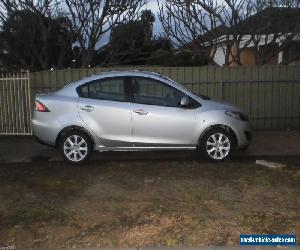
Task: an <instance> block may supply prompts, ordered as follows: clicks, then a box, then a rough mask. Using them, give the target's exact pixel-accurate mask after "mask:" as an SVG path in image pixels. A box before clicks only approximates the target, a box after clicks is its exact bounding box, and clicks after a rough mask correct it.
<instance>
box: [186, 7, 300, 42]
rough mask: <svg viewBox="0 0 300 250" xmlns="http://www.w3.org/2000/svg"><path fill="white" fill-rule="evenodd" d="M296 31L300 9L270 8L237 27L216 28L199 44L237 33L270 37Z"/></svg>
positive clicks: (204, 35)
mask: <svg viewBox="0 0 300 250" xmlns="http://www.w3.org/2000/svg"><path fill="white" fill-rule="evenodd" d="M295 31H296V32H298V33H300V8H284V7H269V8H266V9H264V10H262V11H260V12H258V13H256V14H254V15H252V16H250V17H248V18H247V19H244V20H242V21H241V22H240V23H239V24H238V25H237V26H235V27H230V28H229V27H226V26H224V25H220V26H218V27H216V28H215V29H213V30H212V31H210V32H207V33H205V34H203V35H202V36H201V37H199V42H200V43H203V42H210V41H211V39H212V38H213V39H216V38H218V37H222V36H225V35H232V34H234V33H235V32H237V33H238V34H239V35H252V34H255V35H268V34H278V33H283V34H287V33H292V32H295ZM197 44H199V43H198V42H197V41H195V40H194V41H192V42H191V43H190V44H188V47H190V48H191V47H192V48H193V47H195V46H197Z"/></svg>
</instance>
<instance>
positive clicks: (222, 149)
mask: <svg viewBox="0 0 300 250" xmlns="http://www.w3.org/2000/svg"><path fill="white" fill-rule="evenodd" d="M199 149H200V151H201V154H202V155H203V156H204V157H205V158H206V159H208V160H211V161H223V160H225V159H228V158H229V157H230V156H231V154H232V152H233V150H234V140H233V137H232V135H231V134H230V133H229V132H227V131H226V130H224V129H221V128H220V129H219V128H216V129H212V130H210V131H208V132H207V133H206V134H205V135H204V136H203V138H202V139H201V142H200V147H199Z"/></svg>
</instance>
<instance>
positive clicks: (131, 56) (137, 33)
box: [107, 10, 155, 64]
mask: <svg viewBox="0 0 300 250" xmlns="http://www.w3.org/2000/svg"><path fill="white" fill-rule="evenodd" d="M154 21H155V16H154V14H153V13H152V12H151V11H150V10H144V11H142V12H141V16H140V18H139V19H137V20H131V21H129V22H125V23H121V24H119V25H117V26H116V27H114V28H113V29H112V31H111V36H110V43H109V47H108V49H109V54H108V57H107V59H108V60H107V61H108V63H110V64H114V63H118V64H127V63H134V64H136V63H143V64H145V62H146V60H147V58H148V57H149V55H150V54H151V53H152V50H153V45H154V44H153V43H152V36H153V23H154Z"/></svg>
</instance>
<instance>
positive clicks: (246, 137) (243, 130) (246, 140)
mask: <svg viewBox="0 0 300 250" xmlns="http://www.w3.org/2000/svg"><path fill="white" fill-rule="evenodd" d="M234 132H235V134H236V137H237V144H238V145H237V146H238V148H239V149H243V148H246V147H248V146H249V145H250V143H251V142H252V137H253V135H252V128H251V124H250V122H240V123H239V125H238V126H237V127H236V129H235V131H234Z"/></svg>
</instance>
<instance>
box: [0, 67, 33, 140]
mask: <svg viewBox="0 0 300 250" xmlns="http://www.w3.org/2000/svg"><path fill="white" fill-rule="evenodd" d="M30 92H31V89H30V77H29V72H28V71H26V72H20V73H6V74H0V134H6V135H9V134H14V135H15V134H20V135H27V134H31V94H30Z"/></svg>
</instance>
